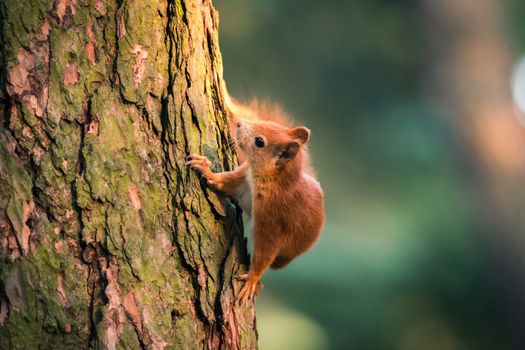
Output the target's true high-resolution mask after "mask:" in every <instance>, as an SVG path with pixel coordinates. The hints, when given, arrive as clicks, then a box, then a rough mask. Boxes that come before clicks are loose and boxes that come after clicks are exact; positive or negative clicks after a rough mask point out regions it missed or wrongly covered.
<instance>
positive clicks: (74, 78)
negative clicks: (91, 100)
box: [64, 64, 79, 86]
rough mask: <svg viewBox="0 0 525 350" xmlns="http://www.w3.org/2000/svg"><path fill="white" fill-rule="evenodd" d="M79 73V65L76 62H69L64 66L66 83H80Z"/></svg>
mask: <svg viewBox="0 0 525 350" xmlns="http://www.w3.org/2000/svg"><path fill="white" fill-rule="evenodd" d="M78 79H79V74H78V67H77V65H76V64H68V65H67V66H66V68H64V85H66V86H68V85H75V84H76V83H78Z"/></svg>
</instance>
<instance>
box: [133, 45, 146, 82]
mask: <svg viewBox="0 0 525 350" xmlns="http://www.w3.org/2000/svg"><path fill="white" fill-rule="evenodd" d="M131 53H132V54H133V55H135V64H133V85H134V86H135V89H138V88H139V85H140V83H141V82H142V79H143V78H144V73H145V72H146V63H145V61H146V59H147V58H148V52H147V51H146V50H144V49H143V48H142V46H140V45H138V44H137V45H135V46H133V48H132V49H131Z"/></svg>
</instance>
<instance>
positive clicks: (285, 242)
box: [186, 84, 325, 303]
mask: <svg viewBox="0 0 525 350" xmlns="http://www.w3.org/2000/svg"><path fill="white" fill-rule="evenodd" d="M221 88H222V90H223V92H224V95H225V98H224V102H225V106H226V111H227V113H228V115H229V118H230V121H231V122H232V124H233V125H232V126H233V128H232V133H233V129H236V137H235V138H236V143H237V144H238V146H239V147H240V151H239V150H238V154H239V159H240V160H242V159H243V158H244V159H245V161H244V162H242V164H241V165H240V166H239V167H238V168H237V169H235V170H233V171H227V172H222V173H213V172H212V170H211V162H210V161H209V160H208V159H207V158H206V157H203V156H200V155H190V156H188V157H187V162H186V164H187V165H189V166H190V167H191V168H192V169H194V170H196V171H198V172H200V174H201V175H202V176H203V177H204V178H205V179H206V180H207V182H208V185H210V186H211V187H212V188H214V189H215V190H217V191H220V192H223V193H224V194H226V195H228V196H230V197H233V198H234V199H236V200H237V201H238V202H239V205H240V206H241V208H242V209H243V210H244V211H245V212H247V213H248V214H249V215H250V216H251V218H252V223H253V241H254V249H253V259H252V262H251V264H250V268H249V270H248V273H246V274H243V275H239V276H237V278H238V279H240V280H243V281H244V285H243V287H242V288H241V290H240V292H239V295H238V298H239V300H240V302H241V303H244V302H246V300H248V299H253V298H254V296H256V295H258V294H259V291H260V290H261V288H262V284H261V283H260V279H261V277H262V275H263V273H264V272H265V271H266V270H267V269H268V268H269V267H271V268H273V269H279V268H282V267H284V266H286V265H287V264H288V263H290V261H292V260H293V259H294V258H295V257H297V256H298V255H300V254H302V253H304V252H306V251H307V250H309V249H310V248H311V247H312V245H313V244H314V243H315V242H316V240H317V238H318V237H319V234H320V233H321V229H322V227H323V224H324V219H325V215H324V198H323V191H322V189H321V186H320V185H319V182H318V181H317V180H316V179H315V177H314V175H313V173H312V171H311V169H310V166H309V164H308V154H307V150H306V143H307V142H308V139H309V138H310V130H308V129H307V128H305V127H296V128H290V127H287V126H283V125H280V124H288V121H287V118H286V116H285V115H284V114H283V113H282V112H281V111H280V110H279V109H277V108H270V107H269V106H268V105H265V104H259V103H256V102H255V103H252V104H251V105H241V104H238V103H236V102H234V101H233V100H232V99H231V97H230V96H229V95H228V92H227V90H226V87H225V86H224V84H222V86H221ZM269 119H270V120H272V121H269ZM275 121H278V122H279V123H280V124H278V123H276V122H275Z"/></svg>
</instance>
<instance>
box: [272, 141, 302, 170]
mask: <svg viewBox="0 0 525 350" xmlns="http://www.w3.org/2000/svg"><path fill="white" fill-rule="evenodd" d="M300 148H301V145H300V144H299V142H297V141H290V142H288V143H286V144H285V145H284V146H283V148H282V149H281V152H280V153H279V155H278V156H277V161H276V162H275V165H276V166H277V167H278V168H279V167H281V166H283V165H284V164H285V163H286V162H289V161H290V160H292V159H294V158H295V156H296V155H297V152H299V149H300Z"/></svg>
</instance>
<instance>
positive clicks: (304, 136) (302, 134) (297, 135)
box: [289, 126, 310, 144]
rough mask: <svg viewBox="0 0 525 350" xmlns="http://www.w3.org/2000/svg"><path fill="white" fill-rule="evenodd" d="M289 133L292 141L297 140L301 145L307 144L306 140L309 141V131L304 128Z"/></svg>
mask: <svg viewBox="0 0 525 350" xmlns="http://www.w3.org/2000/svg"><path fill="white" fill-rule="evenodd" d="M289 133H290V135H291V136H292V137H293V138H294V139H296V140H298V141H299V142H301V143H303V144H304V143H306V142H308V140H309V139H310V130H309V129H308V128H305V127H304V126H301V127H298V128H295V129H291V130H290V131H289Z"/></svg>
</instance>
